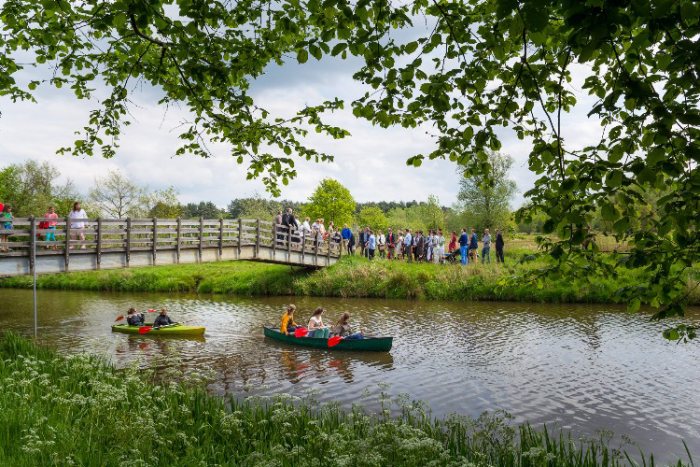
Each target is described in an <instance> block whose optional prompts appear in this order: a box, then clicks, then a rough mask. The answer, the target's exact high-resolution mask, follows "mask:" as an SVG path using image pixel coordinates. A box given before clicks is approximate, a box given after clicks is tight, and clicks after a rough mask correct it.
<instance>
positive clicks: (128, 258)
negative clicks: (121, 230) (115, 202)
mask: <svg viewBox="0 0 700 467" xmlns="http://www.w3.org/2000/svg"><path fill="white" fill-rule="evenodd" d="M130 262H131V217H127V218H126V267H127V268H128V267H129V263H130Z"/></svg>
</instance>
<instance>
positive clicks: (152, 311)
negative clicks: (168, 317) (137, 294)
mask: <svg viewBox="0 0 700 467" xmlns="http://www.w3.org/2000/svg"><path fill="white" fill-rule="evenodd" d="M155 312H156V310H148V311H142V313H155ZM123 319H124V315H119V316H117V319H115V320H114V322H115V323H116V322H117V321H121V320H123Z"/></svg>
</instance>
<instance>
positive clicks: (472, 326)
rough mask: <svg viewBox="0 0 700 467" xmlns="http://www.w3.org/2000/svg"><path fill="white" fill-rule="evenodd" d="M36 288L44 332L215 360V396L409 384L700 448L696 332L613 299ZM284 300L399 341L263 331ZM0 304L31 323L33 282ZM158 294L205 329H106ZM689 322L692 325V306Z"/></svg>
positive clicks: (583, 428) (676, 449)
mask: <svg viewBox="0 0 700 467" xmlns="http://www.w3.org/2000/svg"><path fill="white" fill-rule="evenodd" d="M39 300H40V301H39V316H40V328H39V333H40V338H41V341H42V342H44V343H47V344H49V345H51V346H54V347H55V348H57V349H58V350H59V351H61V352H68V353H73V352H80V351H88V352H97V353H101V354H104V355H106V356H108V357H109V358H110V359H111V360H112V361H114V363H115V364H117V365H118V366H124V365H127V364H130V363H132V362H134V361H135V360H137V359H141V361H142V364H152V363H154V362H155V363H162V362H164V361H165V360H167V358H166V357H169V356H173V355H177V356H178V357H179V358H181V359H182V360H183V361H184V362H185V365H186V367H187V368H190V369H192V370H193V371H194V370H198V369H201V368H203V367H211V368H212V369H213V370H214V372H215V375H216V376H215V382H214V383H213V384H212V385H211V390H212V391H213V392H215V393H219V394H223V393H227V392H228V393H234V394H239V393H248V394H250V393H263V394H272V393H277V392H287V393H290V394H295V395H304V394H305V393H307V391H309V390H312V391H315V390H320V391H321V392H320V394H319V395H318V396H317V398H318V399H320V400H321V401H339V402H341V403H343V404H345V405H346V406H350V405H351V404H352V403H355V402H361V401H362V400H363V398H362V396H363V393H366V392H370V393H371V394H375V395H376V394H378V393H379V392H380V391H387V392H389V393H390V394H391V395H398V394H401V393H408V394H409V395H410V397H411V398H412V399H420V400H423V401H425V402H426V403H427V405H428V406H429V407H430V408H431V409H432V412H433V415H435V416H438V417H440V416H444V415H447V414H450V413H453V412H455V413H459V414H462V415H470V416H478V415H479V414H480V413H482V412H483V411H493V410H498V409H503V410H506V411H508V412H510V413H511V414H513V415H514V416H515V417H516V418H515V422H524V421H529V422H531V423H533V424H535V425H536V426H539V425H541V424H542V423H546V424H547V425H548V426H550V427H553V428H563V429H565V430H571V431H572V432H573V433H574V434H575V435H576V436H579V435H580V436H584V435H592V434H595V432H596V430H598V429H606V430H612V431H614V432H615V433H618V434H627V435H629V436H630V437H631V438H632V439H633V440H635V441H636V442H637V443H638V444H639V445H640V447H642V448H643V450H644V451H645V452H654V454H655V455H656V456H658V458H659V459H662V460H666V461H672V460H674V457H673V454H675V455H682V454H684V448H683V445H682V444H681V438H682V439H685V440H686V442H687V443H688V446H689V448H690V450H691V453H693V454H695V458H696V459H699V458H700V455H699V454H698V453H700V419H699V418H698V417H697V414H698V413H700V398H699V397H698V392H699V391H700V374H699V373H698V362H699V361H700V343H691V344H685V345H684V344H680V345H678V344H676V343H671V342H668V341H666V340H664V339H663V338H662V337H661V334H660V333H661V330H662V329H664V327H666V326H667V325H669V324H670V323H652V322H650V321H649V320H648V317H647V316H644V315H630V314H628V313H626V312H625V311H624V310H623V309H621V308H619V307H615V306H610V305H603V306H601V305H571V304H567V305H553V304H530V303H526V304H525V303H494V302H468V303H465V302H430V301H407V300H364V299H363V300H358V299H347V300H342V299H317V298H285V297H275V298H255V299H242V298H230V297H209V296H208V297H196V296H170V295H162V294H161V295H153V294H121V293H120V294H110V293H92V292H64V291H40V292H39ZM289 301H293V302H294V303H296V304H297V307H298V309H299V312H298V313H297V322H298V323H300V324H301V322H302V321H304V320H305V319H306V318H307V317H308V315H309V314H310V312H311V311H312V310H313V309H314V308H315V307H316V306H319V305H323V306H324V307H325V308H326V309H327V310H328V315H329V317H332V318H333V319H337V317H338V316H339V315H340V314H341V313H342V312H343V311H349V312H351V313H352V316H353V321H354V322H355V323H356V324H357V325H358V326H361V327H364V328H366V329H367V330H368V331H372V333H374V334H381V335H392V336H394V337H395V339H394V348H393V349H392V351H391V352H390V353H357V352H355V353H353V352H337V351H335V352H330V351H324V350H313V349H304V348H298V347H293V346H289V345H287V344H283V343H278V342H275V341H271V340H269V339H265V338H264V337H263V335H262V326H263V325H264V324H275V325H276V324H277V323H278V322H279V317H280V316H281V314H282V313H283V311H284V308H285V305H286V303H288V302H289ZM0 304H1V305H0V329H13V330H17V331H19V332H21V333H23V334H27V335H28V334H30V333H31V329H32V301H31V292H30V291H24V290H0ZM162 305H165V306H168V307H169V308H170V309H171V310H172V315H173V316H174V317H175V319H194V320H195V321H194V322H193V324H194V325H202V326H206V327H207V332H206V335H205V338H204V339H174V338H157V337H150V336H128V335H124V334H118V333H111V332H110V327H109V326H110V325H111V323H112V322H113V321H114V318H115V317H116V316H117V315H120V314H125V311H126V310H127V309H128V308H129V307H131V306H135V307H137V308H138V309H148V308H156V307H160V306H162ZM686 322H688V323H694V324H696V325H697V324H700V312H698V311H697V310H690V312H689V314H688V317H687V319H686ZM381 383H389V384H390V385H391V386H390V387H389V389H384V388H382V387H380V385H381ZM251 388H255V389H253V390H251Z"/></svg>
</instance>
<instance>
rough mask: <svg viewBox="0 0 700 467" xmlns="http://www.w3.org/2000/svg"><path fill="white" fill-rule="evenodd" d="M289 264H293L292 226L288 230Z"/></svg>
mask: <svg viewBox="0 0 700 467" xmlns="http://www.w3.org/2000/svg"><path fill="white" fill-rule="evenodd" d="M287 262H288V263H291V262H292V225H291V224H290V225H289V227H288V228H287Z"/></svg>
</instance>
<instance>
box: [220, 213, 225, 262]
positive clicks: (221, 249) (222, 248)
mask: <svg viewBox="0 0 700 467" xmlns="http://www.w3.org/2000/svg"><path fill="white" fill-rule="evenodd" d="M223 255H224V218H223V217H222V218H221V219H219V261H220V260H221V257H222V256H223Z"/></svg>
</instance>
